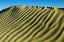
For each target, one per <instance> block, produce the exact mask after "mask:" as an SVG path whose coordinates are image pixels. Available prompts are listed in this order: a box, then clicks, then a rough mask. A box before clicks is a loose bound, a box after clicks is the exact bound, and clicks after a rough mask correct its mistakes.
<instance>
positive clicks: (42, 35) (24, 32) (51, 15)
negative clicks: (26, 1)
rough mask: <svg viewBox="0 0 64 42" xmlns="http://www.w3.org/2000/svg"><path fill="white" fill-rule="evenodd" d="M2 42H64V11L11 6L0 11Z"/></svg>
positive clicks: (0, 35) (52, 8)
mask: <svg viewBox="0 0 64 42" xmlns="http://www.w3.org/2000/svg"><path fill="white" fill-rule="evenodd" d="M0 41H1V42H64V9H62V8H56V7H40V6H24V5H23V6H11V7H8V8H6V9H4V10H2V11H0Z"/></svg>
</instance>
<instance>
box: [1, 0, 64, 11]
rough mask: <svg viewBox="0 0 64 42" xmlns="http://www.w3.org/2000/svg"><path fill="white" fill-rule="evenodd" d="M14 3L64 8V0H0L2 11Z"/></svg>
mask: <svg viewBox="0 0 64 42" xmlns="http://www.w3.org/2000/svg"><path fill="white" fill-rule="evenodd" d="M13 5H27V6H28V5H30V6H46V7H58V8H64V0H0V11H1V10H2V9H5V8H7V7H10V6H13Z"/></svg>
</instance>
